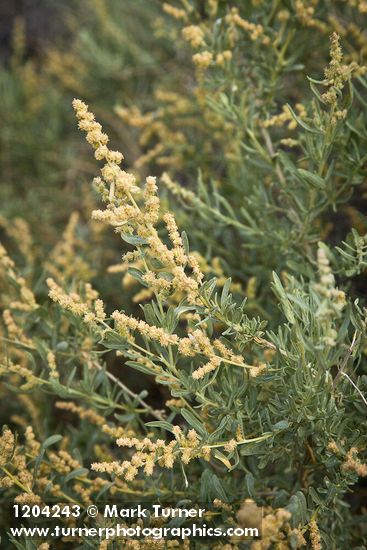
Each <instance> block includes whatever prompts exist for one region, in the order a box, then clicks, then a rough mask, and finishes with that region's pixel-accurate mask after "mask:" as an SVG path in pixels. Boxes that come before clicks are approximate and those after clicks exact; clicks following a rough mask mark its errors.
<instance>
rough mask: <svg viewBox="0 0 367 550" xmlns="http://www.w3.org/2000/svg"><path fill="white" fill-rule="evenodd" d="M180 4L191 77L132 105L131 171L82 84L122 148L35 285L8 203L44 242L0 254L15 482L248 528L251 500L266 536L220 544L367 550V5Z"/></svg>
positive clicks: (9, 461)
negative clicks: (82, 220) (198, 511)
mask: <svg viewBox="0 0 367 550" xmlns="http://www.w3.org/2000/svg"><path fill="white" fill-rule="evenodd" d="M163 12H164V14H165V15H164V16H162V17H163V18H160V19H159V20H158V21H157V22H156V23H155V28H156V32H158V33H159V34H160V36H161V35H162V34H164V33H166V32H167V29H168V26H167V23H166V21H167V16H169V17H171V18H173V21H171V23H170V26H169V35H170V38H171V39H173V40H174V41H175V43H176V47H177V54H176V59H175V60H174V61H172V65H171V66H172V67H173V68H174V70H175V71H176V73H177V75H176V78H175V79H172V82H171V81H170V80H168V81H167V82H164V83H163V86H161V84H160V82H158V84H157V88H156V90H155V100H156V102H157V104H156V105H154V106H153V107H152V108H151V107H149V106H148V107H144V106H142V105H140V106H138V107H131V106H129V105H118V106H117V107H116V113H117V115H118V116H119V117H121V118H122V120H123V121H124V122H126V123H129V124H131V126H132V127H135V128H136V129H137V131H136V133H135V132H133V133H131V134H130V139H131V140H132V143H134V142H133V140H134V138H136V139H137V140H138V146H137V148H135V149H134V147H131V150H138V148H141V150H142V155H137V156H136V158H135V159H134V160H135V164H134V167H133V169H131V170H129V171H125V170H124V169H123V168H122V167H121V164H122V163H123V162H124V159H123V156H122V154H121V153H120V152H118V151H114V150H113V149H112V148H110V147H109V138H108V135H107V134H106V133H104V131H103V129H102V126H101V125H100V124H99V123H98V122H97V121H96V119H95V117H94V115H93V114H92V112H91V111H90V110H89V108H88V106H87V105H86V104H85V103H84V102H83V101H81V100H79V99H75V100H74V101H73V107H74V110H75V112H76V116H77V119H78V124H79V128H80V129H81V130H82V131H84V132H85V133H86V138H87V142H88V143H89V144H90V145H91V146H92V148H93V149H94V156H95V159H96V160H97V161H98V162H101V163H102V167H101V172H100V176H98V177H96V178H95V179H94V182H93V183H94V189H95V191H96V193H97V195H99V199H100V201H101V203H102V205H103V207H102V208H101V209H100V208H98V209H94V210H93V212H92V219H93V220H94V222H92V223H90V224H89V225H88V226H86V225H79V222H78V218H77V216H76V215H75V214H74V215H72V217H71V219H70V222H69V225H68V226H67V228H66V230H65V232H64V234H63V237H62V239H61V240H60V242H59V244H58V245H56V247H55V248H54V250H53V251H52V253H51V254H50V256H49V257H48V258H46V261H45V262H44V275H43V276H42V278H41V280H40V281H38V284H36V285H35V286H34V285H33V282H34V281H33V279H34V276H33V273H34V267H32V261H33V264H34V263H35V262H34V260H32V258H33V252H32V250H33V249H32V243H31V241H30V240H29V239H27V238H25V234H27V231H26V230H24V227H25V226H24V225H22V224H24V222H22V221H21V220H18V221H14V222H13V223H11V222H10V223H9V222H6V221H5V222H4V225H5V226H6V227H7V230H8V234H9V237H10V239H15V240H16V241H18V249H17V256H18V255H22V256H23V257H24V260H25V261H24V262H23V264H21V267H20V269H19V268H18V267H17V266H16V264H15V262H14V261H13V260H12V259H11V257H10V256H9V254H8V252H7V251H6V249H5V248H4V247H3V248H2V249H1V251H0V266H1V272H0V275H1V277H2V280H3V284H4V288H5V289H6V291H5V292H4V294H3V297H2V298H1V300H2V304H1V305H2V308H3V320H4V322H3V328H2V342H3V343H4V353H3V358H2V361H1V374H2V376H3V377H4V379H5V380H6V384H4V388H3V390H2V392H3V395H2V398H3V399H6V400H7V403H9V407H8V410H7V411H6V413H2V414H3V415H4V421H3V423H4V424H6V426H5V427H4V431H3V435H2V438H1V440H0V448H1V455H0V456H1V463H0V464H1V465H0V469H1V471H2V472H3V474H4V475H3V477H2V480H1V485H2V495H3V499H4V503H5V502H6V501H7V499H13V500H14V501H15V502H17V503H24V502H31V503H39V504H42V503H45V502H48V501H50V500H51V499H56V500H59V501H63V502H64V501H67V502H70V503H75V502H76V503H78V504H80V505H81V506H87V505H89V504H91V503H98V502H99V501H102V500H104V499H106V498H112V497H113V498H116V499H117V501H118V503H119V504H121V505H124V504H126V505H127V504H128V503H129V502H130V501H131V498H132V495H134V496H135V498H136V499H137V500H138V501H139V502H148V501H149V499H153V498H159V499H161V500H162V502H164V501H166V502H171V503H172V504H173V503H174V504H177V503H178V502H180V501H183V500H185V501H188V502H191V503H192V505H194V504H198V503H204V505H205V506H207V507H210V506H214V511H212V512H211V513H213V514H214V517H215V518H216V520H215V521H216V522H217V523H219V524H240V525H241V524H246V521H249V516H248V514H249V512H248V508H247V509H246V508H245V507H244V506H243V504H244V503H247V504H248V502H249V499H251V503H252V504H251V505H252V507H253V509H254V510H255V511H256V510H258V508H259V507H264V514H265V515H264V519H263V538H262V539H261V540H256V541H252V542H239V541H237V542H236V541H235V540H225V541H221V542H218V543H216V542H215V543H210V544H212V546H211V547H213V548H216V549H220V548H223V549H226V550H229V549H232V548H233V549H235V548H239V549H241V548H251V549H253V550H260V549H272V548H274V549H277V550H282V549H286V548H292V549H293V548H310V549H313V550H316V549H319V548H327V549H328V548H330V549H338V550H341V549H346V548H348V549H349V548H354V549H355V550H361V549H362V548H364V545H365V544H366V532H365V528H364V526H363V520H364V518H365V511H364V509H363V496H362V495H363V487H362V485H361V484H359V478H361V477H363V476H365V475H366V474H367V465H366V464H365V462H364V460H365V456H366V430H365V414H366V406H367V400H366V397H365V395H366V374H365V372H366V358H365V350H366V309H365V298H364V296H363V293H362V292H361V289H363V283H364V278H365V268H366V262H367V256H366V254H367V237H366V233H365V218H364V209H363V206H364V205H363V199H364V193H365V191H364V189H365V164H366V158H365V146H366V137H367V134H366V114H365V89H366V87H367V82H366V78H365V67H364V65H363V59H364V55H365V50H366V38H365V35H364V33H363V32H362V31H360V29H359V28H358V26H357V22H358V20H359V18H361V17H364V15H363V14H364V13H365V12H366V7H365V5H364V2H359V3H356V2H343V3H342V2H340V3H339V2H337V3H336V2H328V1H326V0H325V1H322V2H321V1H320V2H310V3H306V2H303V1H296V2H289V3H288V2H286V3H280V2H274V3H273V2H261V1H260V2H259V1H257V2H255V1H253V2H251V3H243V2H233V3H231V6H228V3H226V2H217V1H215V0H208V2H187V1H184V0H182V2H181V3H180V5H179V3H176V4H173V3H164V4H163ZM157 29H158V30H157ZM328 35H330V41H329V39H328ZM187 43H188V46H187ZM189 48H192V49H193V51H192V52H191V51H190V50H189ZM343 48H344V50H345V51H343ZM191 57H192V63H193V67H194V69H193V72H194V73H195V75H194V76H193V75H190V76H188V75H187V72H186V71H187V68H186V67H187V66H188V64H190V63H191V61H190V58H191ZM181 66H184V72H183V73H180V69H181ZM169 86H172V88H171V89H169ZM162 167H163V170H164V173H163V174H161V172H162ZM147 169H149V170H150V171H151V173H154V174H156V176H158V177H153V176H147V177H145V176H146V174H145V171H146V170H147ZM158 190H160V191H161V192H160V193H158ZM101 224H104V225H107V226H112V227H113V229H114V231H115V233H116V234H117V237H116V239H115V240H114V241H113V246H111V249H112V254H111V257H114V256H115V250H116V242H117V238H118V237H120V238H121V239H120V240H119V241H118V242H119V243H121V241H122V247H121V249H122V251H123V256H122V259H121V261H119V262H118V263H116V264H115V265H113V266H112V267H110V270H109V271H110V272H112V273H121V274H123V285H124V288H125V289H127V288H129V292H126V290H124V291H123V295H122V296H121V293H122V290H121V287H120V286H118V287H117V290H116V289H113V291H110V290H108V291H107V292H106V296H104V285H102V286H101V284H100V281H101V277H102V273H101V269H102V267H103V266H101V263H103V262H101V261H100V259H99V257H100V256H101V257H102V256H103V257H105V255H106V251H105V250H104V248H105V246H106V245H105V243H106V242H107V241H106V240H105V238H104V240H103V244H102V241H101V240H100V234H101ZM111 241H112V237H111ZM9 242H10V240H9ZM107 256H108V252H107ZM22 266H23V267H22ZM111 280H112V281H114V282H115V283H116V285H119V282H118V281H117V280H115V278H113V279H111ZM45 283H46V285H47V290H46V285H45ZM110 285H111V286H112V287H113V283H110ZM111 286H108V289H109V288H111ZM97 287H98V288H99V290H100V292H98V291H97V290H96V288H97ZM131 289H133V292H131ZM47 292H48V294H49V298H50V299H51V300H50V299H48V298H47V296H46V293H47ZM137 304H138V305H140V308H139V309H138V308H137V307H136V306H137ZM121 368H123V369H124V372H123V374H120V369H121ZM128 369H131V370H132V371H133V372H134V371H137V373H138V374H137V376H138V377H139V378H137V377H134V376H131V375H128V374H127V370H128ZM147 387H148V388H150V394H148V392H147V391H146V389H145V388H147ZM58 432H62V435H61V434H60V435H59V433H58ZM17 434H19V436H17ZM250 509H251V507H250ZM9 521H10V520H9V518H7V517H5V516H4V520H3V523H4V527H5V528H8V525H9ZM66 542H67V541H65V543H66ZM12 543H13V544H15V545H17V547H18V548H37V544H36V543H34V545H33V546H32V544H33V543H30V542H29V541H28V542H24V544H23V543H22V542H20V541H19V540H17V541H16V540H15V539H14V540H13V541H12ZM78 543H81V544H84V545H88V546H81V547H91V548H98V547H99V548H108V547H111V548H112V547H118V546H116V545H117V544H119V543H118V542H110V543H109V542H108V541H104V540H98V541H96V540H88V541H87V540H84V541H78ZM29 544H31V546H29ZM52 544H53V543H52ZM121 544H123V547H124V548H142V549H145V548H152V547H154V546H153V545H156V546H157V547H158V548H169V547H173V546H169V545H168V544H171V543H167V542H166V541H163V542H162V541H160V542H153V541H151V540H150V541H141V542H137V541H131V540H130V541H129V540H126V541H123V542H122V543H121ZM207 544H208V543H207V542H205V541H201V542H200V541H195V542H190V541H186V542H182V541H181V542H180V541H177V542H176V546H175V547H178V548H191V547H192V548H207V547H208V546H207ZM114 545H115V546H114Z"/></svg>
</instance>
